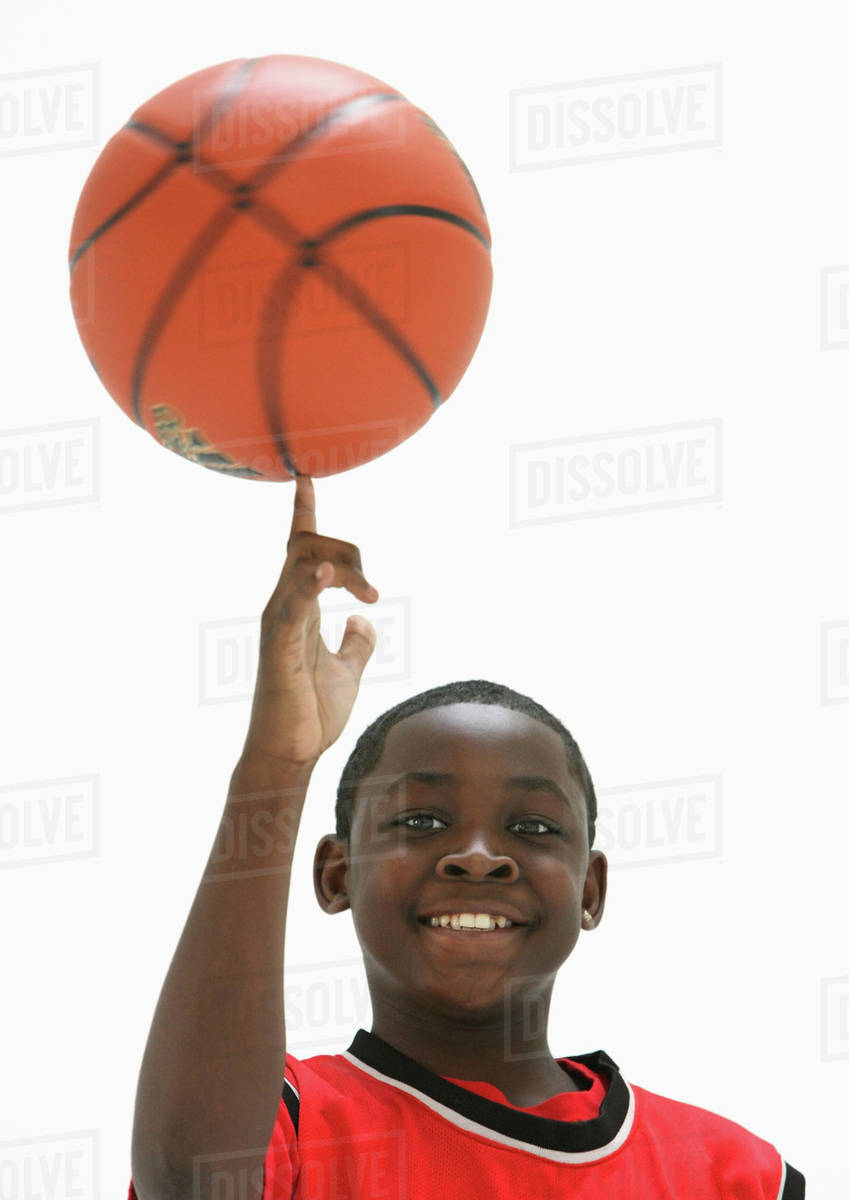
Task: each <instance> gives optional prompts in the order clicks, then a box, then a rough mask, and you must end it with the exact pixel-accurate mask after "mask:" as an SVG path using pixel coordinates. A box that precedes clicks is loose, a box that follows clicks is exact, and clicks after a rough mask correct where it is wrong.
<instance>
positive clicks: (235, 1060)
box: [130, 477, 805, 1200]
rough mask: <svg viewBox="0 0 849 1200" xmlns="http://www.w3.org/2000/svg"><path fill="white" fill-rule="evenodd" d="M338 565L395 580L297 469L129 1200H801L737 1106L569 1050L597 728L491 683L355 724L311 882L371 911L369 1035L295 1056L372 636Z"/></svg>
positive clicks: (147, 1083) (165, 1004)
mask: <svg viewBox="0 0 849 1200" xmlns="http://www.w3.org/2000/svg"><path fill="white" fill-rule="evenodd" d="M328 586H335V587H345V588H347V589H348V590H349V591H350V592H351V593H352V594H353V595H355V596H356V597H357V598H358V599H360V600H362V601H365V602H373V601H374V600H375V599H376V598H377V593H376V591H375V590H374V589H373V588H371V587H370V585H369V584H368V582H367V580H366V578H365V576H364V575H363V572H362V565H361V562H360V555H359V551H358V550H357V547H356V546H353V545H351V544H350V543H346V542H341V541H339V540H337V539H333V538H327V537H323V536H321V535H319V534H318V533H317V532H316V526H315V495H314V490H313V486H312V481H311V480H310V479H308V478H307V477H299V478H298V480H297V484H296V489H295V510H294V515H293V521H292V530H291V536H290V539H289V542H288V546H287V558H286V563H285V565H284V567H283V571H282V573H281V576H280V580H279V582H278V584H277V587H276V588H275V590H274V592H273V593H272V596H271V598H270V600H269V602H268V604H267V606H266V608H265V610H264V612H263V616H262V625H261V644H260V663H259V670H258V674H257V684H256V690H255V694H254V702H253V707H252V711H251V719H250V725H249V730H248V734H247V737H246V740H245V746H244V749H243V752H242V756H241V758H240V760H239V763H238V764H237V766H236V769H235V771H234V773H233V777H232V780H231V787H230V791H229V794H228V798H227V803H226V806H225V811H224V816H223V818H222V823H221V828H220V830H219V837H218V838H217V839H216V847H217V848H218V849H217V850H216V847H214V848H213V853H212V854H211V855H210V860H209V863H208V865H207V868H206V872H205V874H204V877H203V880H202V886H201V887H200V888H199V890H198V894H197V896H196V898H195V902H194V905H193V907H192V910H191V912H190V914H189V918H188V921H187V923H186V927H185V929H184V931H183V936H182V938H181V941H180V944H179V946H178V948H177V951H176V954H175V956H174V960H173V961H172V964H171V967H170V969H169V972H168V976H167V977H166V980H165V984H164V986H163V989H162V994H161V995H160V998H159V1003H158V1005H157V1010H156V1013H155V1015H154V1020H153V1024H152V1026H151V1031H150V1036H149V1039H148V1044H147V1048H146V1050H145V1055H144V1060H143V1062H142V1068H141V1073H140V1077H139V1085H138V1092H137V1097H136V1113H135V1122H134V1128H133V1146H132V1174H133V1179H132V1182H131V1185H130V1200H172V1198H178V1197H179V1198H180V1200H183V1198H184V1197H192V1198H193V1200H201V1198H206V1197H211V1198H216V1197H220V1198H221V1200H224V1198H225V1197H226V1198H228V1200H289V1197H297V1198H298V1200H331V1198H332V1200H343V1198H344V1200H378V1198H386V1200H419V1198H424V1197H427V1198H428V1200H430V1198H431V1197H434V1196H439V1197H442V1198H444V1200H450V1198H452V1197H458V1198H459V1197H461V1196H462V1197H466V1196H467V1195H468V1194H469V1192H474V1191H479V1192H480V1193H481V1194H483V1195H486V1196H493V1197H495V1196H511V1195H513V1194H514V1193H518V1194H520V1195H522V1196H529V1197H549V1196H550V1197H564V1196H569V1197H580V1198H589V1197H593V1198H595V1197H599V1196H615V1197H617V1200H631V1198H632V1197H633V1198H638V1200H645V1198H647V1197H652V1198H653V1200H665V1198H670V1200H671V1198H672V1197H675V1198H676V1200H677V1198H679V1197H681V1198H684V1197H686V1198H688V1200H709V1198H710V1200H712V1198H714V1197H716V1198H719V1197H734V1198H735V1200H800V1198H801V1197H803V1196H804V1189H805V1184H804V1179H803V1177H802V1175H801V1174H800V1173H799V1172H798V1171H797V1170H796V1169H794V1168H793V1167H792V1166H790V1165H789V1164H788V1163H786V1162H785V1161H784V1160H783V1158H782V1157H781V1155H780V1154H779V1152H778V1151H777V1150H776V1149H775V1147H774V1146H772V1145H771V1144H770V1143H768V1142H766V1141H763V1140H761V1139H760V1138H758V1137H757V1136H755V1135H754V1134H752V1133H750V1132H748V1131H747V1130H745V1129H743V1128H742V1127H741V1126H739V1125H737V1124H735V1123H734V1122H732V1121H729V1120H727V1119H725V1118H723V1117H720V1116H717V1115H715V1114H713V1113H710V1112H707V1111H706V1110H704V1109H700V1108H696V1107H693V1106H691V1105H688V1104H683V1103H680V1102H678V1101H675V1100H669V1099H665V1098H664V1097H661V1096H657V1095H654V1094H653V1093H651V1092H648V1091H646V1090H645V1089H643V1088H640V1087H637V1086H634V1085H631V1084H629V1083H628V1081H627V1080H626V1079H625V1078H624V1077H623V1075H622V1074H621V1073H620V1071H619V1068H618V1066H617V1064H616V1063H615V1062H614V1061H613V1060H612V1059H611V1058H610V1057H609V1056H608V1055H607V1054H605V1053H604V1051H600V1050H599V1051H596V1052H594V1053H590V1054H582V1055H575V1056H571V1057H569V1058H559V1059H557V1058H554V1057H553V1056H552V1054H551V1052H550V1050H549V1047H548V1042H547V1036H546V1033H545V1030H546V1026H547V1018H548V1010H549V1005H550V1000H551V991H552V987H553V984H554V980H555V977H556V974H557V971H558V969H559V967H560V966H561V965H562V963H563V962H564V961H565V959H566V958H567V957H568V956H569V954H570V953H571V951H572V950H573V948H574V946H575V943H576V942H577V939H578V936H579V933H580V931H581V929H582V928H583V929H591V928H593V927H594V926H595V925H596V924H598V922H599V920H600V919H601V916H602V912H603V909H604V900H605V893H606V884H607V861H606V859H605V856H604V855H603V854H602V853H601V852H600V851H598V850H592V849H591V846H592V842H593V840H594V835H595V820H596V815H597V811H596V799H595V793H594V790H593V785H592V780H591V778H590V775H589V772H588V770H587V768H586V765H585V763H584V760H583V757H582V756H581V752H580V750H579V748H578V746H577V744H576V743H575V742H574V741H573V739H572V738H571V735H570V734H569V733H568V731H567V730H566V729H564V727H563V726H562V725H561V724H560V722H559V721H558V720H557V719H556V718H555V717H552V716H551V714H550V713H548V712H547V711H546V710H545V709H543V708H542V707H541V706H539V705H537V704H536V703H535V702H534V701H532V700H530V699H529V698H528V697H524V696H521V695H520V694H518V693H516V692H513V691H511V690H510V689H509V688H503V687H500V686H499V685H496V684H490V683H488V682H487V681H482V680H475V681H469V682H468V683H463V684H452V685H448V686H447V687H444V688H434V689H431V690H430V691H428V692H425V693H422V694H420V695H419V696H415V697H412V698H411V699H410V700H408V701H405V702H404V703H402V704H400V705H397V706H396V707H395V708H394V709H392V710H390V711H389V712H388V713H384V714H383V716H382V717H380V718H379V719H378V720H377V721H376V722H375V723H374V724H373V725H372V726H371V727H370V728H369V729H368V730H366V731H365V733H364V734H363V735H362V736H361V738H360V739H359V741H358V743H357V745H356V747H355V749H354V752H353V754H352V755H351V757H350V759H349V760H348V763H347V765H346V767H345V770H344V771H343V775H342V779H341V781H340V785H339V793H338V798H337V807H336V818H337V832H336V835H335V836H330V835H328V836H325V837H323V838H322V839H321V841H320V842H319V845H318V847H317V849H316V852H315V861H314V885H315V892H316V896H317V898H318V901H319V904H320V905H321V907H322V908H323V909H324V911H325V912H328V913H336V912H342V911H344V910H346V909H348V908H350V910H351V913H352V917H353V920H354V925H355V928H356V931H357V936H358V939H359V941H360V944H361V946H362V949H363V958H364V964H365V968H366V974H367V978H368V984H369V991H370V995H371V1001H372V1010H373V1024H372V1029H371V1031H369V1032H367V1031H366V1030H362V1029H361V1030H359V1031H357V1033H356V1035H355V1037H354V1038H353V1041H352V1042H351V1045H350V1046H349V1048H348V1050H347V1051H346V1052H345V1053H344V1054H336V1055H326V1054H325V1055H316V1056H314V1057H312V1058H309V1059H303V1060H298V1059H296V1058H294V1057H293V1056H292V1055H291V1054H290V1055H288V1056H287V1055H286V1051H285V1028H284V1021H283V1012H284V1005H283V979H284V965H283V941H284V936H283V935H284V932H285V923H286V913H287V904H288V890H289V875H290V869H291V863H292V857H293V851H294V844H295V837H296V835H297V827H298V823H299V820H300V813H301V811H302V807H303V801H304V797H305V795H306V791H307V786H308V782H309V778H310V775H311V772H312V770H313V768H314V766H315V763H316V762H317V761H318V759H319V757H320V755H321V754H322V753H323V752H324V750H326V749H327V747H328V746H330V745H332V744H333V742H334V741H336V739H337V738H338V737H339V735H340V733H341V732H342V729H343V728H344V726H345V723H346V721H347V719H348V716H349V714H350V712H351V709H352V706H353V702H354V699H355V697H356V693H357V690H358V686H359V681H360V678H361V676H362V673H363V670H364V668H365V666H366V663H367V661H368V659H369V657H370V656H371V654H372V652H373V650H374V647H375V644H376V635H375V631H374V629H373V627H372V626H371V625H370V623H369V622H368V621H366V620H364V619H363V618H361V617H350V618H349V619H348V623H347V626H346V629H345V634H344V636H343V639H342V644H341V646H340V648H339V651H338V653H337V654H331V653H329V652H328V650H327V648H326V646H325V645H324V643H323V642H322V640H321V637H320V634H319V624H320V611H319V606H318V595H319V594H320V592H321V591H322V590H323V589H324V588H325V587H328ZM234 830H235V831H236V834H235V835H234V832H233V831H234ZM248 834H249V835H250V836H248ZM281 835H282V836H281ZM236 842H238V845H239V850H238V851H236V850H235V849H234V846H235V844H236ZM225 843H226V845H227V846H228V847H229V850H228V851H227V852H226V853H223V852H222V851H221V847H223V846H224V844H225ZM529 1014H530V1018H529ZM281 1081H282V1096H281Z"/></svg>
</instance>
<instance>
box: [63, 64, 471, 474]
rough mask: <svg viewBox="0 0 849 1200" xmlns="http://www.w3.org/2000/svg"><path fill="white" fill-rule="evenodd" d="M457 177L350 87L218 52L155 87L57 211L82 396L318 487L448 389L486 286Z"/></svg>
mask: <svg viewBox="0 0 849 1200" xmlns="http://www.w3.org/2000/svg"><path fill="white" fill-rule="evenodd" d="M489 239H490V232H489V225H488V223H487V219H486V214H485V213H484V209H483V205H482V203H481V199H480V196H479V195H478V191H477V188H476V187H475V184H474V181H473V179H472V177H471V175H470V174H469V171H468V169H467V168H466V166H465V164H464V163H463V161H462V159H461V158H460V157H459V155H458V154H457V152H456V150H455V149H454V147H453V146H452V145H451V143H450V142H449V141H448V139H447V138H446V137H445V135H444V134H443V133H442V131H441V130H440V129H439V127H438V126H437V125H436V124H435V123H434V122H433V121H432V120H431V118H430V117H428V116H427V115H426V114H425V113H424V112H422V110H421V109H419V108H417V107H416V106H415V105H414V104H412V103H410V101H409V100H407V99H406V98H405V97H404V96H403V95H402V94H401V93H400V92H398V91H396V90H395V89H394V88H392V87H389V86H388V85H387V84H385V83H382V82H381V81H380V80H379V79H375V78H374V77H373V76H371V75H366V74H364V73H363V72H362V71H356V70H354V69H353V68H351V67H347V66H343V65H341V64H339V63H334V62H328V61H326V60H325V59H320V58H304V57H301V56H296V55H285V54H273V55H269V56H267V57H265V58H257V59H237V60H233V61H231V62H226V63H220V64H218V65H217V66H213V67H208V68H206V69H205V70H202V71H197V72H196V73H194V74H192V75H189V76H187V77H186V78H185V79H181V80H179V81H178V82H177V83H174V84H172V85H171V86H170V87H167V88H165V89H164V90H163V91H161V92H159V93H157V95H155V96H154V97H153V98H152V99H150V100H148V101H147V102H146V103H145V104H143V105H142V106H141V107H140V108H139V109H137V110H136V112H135V113H133V116H132V119H131V120H130V121H128V122H127V124H126V125H125V126H124V127H123V129H121V130H119V132H118V133H116V134H115V135H114V136H113V137H112V138H111V139H110V140H109V142H108V143H107V144H106V146H105V147H104V149H103V151H102V153H101V154H100V156H99V157H98V159H97V161H96V162H95V164H94V166H93V167H92V170H91V173H90V174H89V176H88V178H87V180H86V182H85V185H84V187H83V190H82V193H81V195H80V199H79V202H78V204H77V209H76V213H75V215H74V222H73V228H72V230H71V241H70V249H69V265H70V270H71V305H72V308H73V313H74V320H75V321H76V324H77V328H78V330H79V334H80V337H81V338H82V341H83V345H84V346H85V349H86V352H87V354H88V357H89V359H90V361H91V363H92V366H93V367H94V369H95V371H96V372H97V375H98V377H99V379H100V380H101V382H102V383H103V385H104V387H105V388H106V389H107V391H108V392H109V393H110V395H111V396H112V397H113V399H114V400H115V401H116V402H117V403H118V404H119V405H120V406H121V408H122V409H123V410H124V412H125V413H127V415H128V416H130V417H132V419H133V420H134V421H136V422H137V423H138V424H139V425H141V427H142V428H143V429H146V430H147V432H148V433H149V434H151V435H152V436H153V437H154V438H156V439H157V441H159V442H160V443H161V444H162V445H163V446H167V447H168V448H169V449H170V450H173V451H175V452H176V453H178V454H182V455H184V456H185V457H187V458H189V459H190V460H191V461H192V462H195V463H199V464H200V465H202V466H205V467H211V468H213V469H214V470H216V471H223V472H225V473H226V474H229V475H239V476H242V477H244V478H247V479H266V480H284V479H291V478H292V477H293V476H294V475H295V474H296V473H304V474H309V475H312V476H323V475H334V474H337V473H338V472H340V471H346V470H348V469H349V468H351V467H356V466H359V465H360V464H361V463H365V462H369V461H370V460H371V459H374V458H377V457H378V456H379V455H381V454H385V453H386V452H387V451H388V450H391V449H392V448H393V447H395V446H397V445H398V444H399V443H400V442H403V441H404V440H405V439H406V438H408V437H410V435H411V434H413V433H415V431H416V430H417V429H419V428H421V426H422V425H423V424H424V423H425V421H427V419H428V417H429V416H430V415H431V413H432V412H433V411H434V409H435V408H437V407H438V406H439V405H440V404H441V403H442V401H443V400H445V399H447V397H448V396H450V395H451V393H452V391H453V390H454V388H455V387H456V386H457V384H458V383H459V381H460V379H461V378H462V376H463V373H464V371H465V370H466V367H467V366H468V365H469V362H470V360H471V358H472V355H473V354H474V352H475V348H476V346H477V344H478V341H479V339H480V336H481V333H482V331H483V326H484V322H485V320H486V314H487V309H488V307H489V299H490V293H491V289H492V267H491V262H490V254H489V249H490V240H489Z"/></svg>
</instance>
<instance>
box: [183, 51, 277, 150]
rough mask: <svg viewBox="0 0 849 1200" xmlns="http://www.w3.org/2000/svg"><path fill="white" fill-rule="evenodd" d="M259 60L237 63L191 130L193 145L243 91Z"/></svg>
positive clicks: (211, 128)
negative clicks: (219, 92)
mask: <svg viewBox="0 0 849 1200" xmlns="http://www.w3.org/2000/svg"><path fill="white" fill-rule="evenodd" d="M260 61H261V59H258V58H246V59H245V60H244V62H241V63H239V65H238V66H237V67H236V69H235V71H234V72H233V74H232V75H231V77H230V79H229V80H228V81H227V83H225V85H224V90H223V92H222V93H221V94H220V95H217V96H216V97H215V99H214V100H213V102H212V104H211V105H210V107H209V108H208V109H207V110H206V112H205V113H204V115H203V116H202V117H201V119H200V121H199V122H198V124H197V125H196V126H195V128H194V129H193V130H192V142H193V143H194V145H195V146H200V143H201V142H202V141H203V140H204V138H206V137H208V136H209V134H210V133H211V132H212V130H213V129H214V128H215V126H216V125H217V124H218V122H219V121H220V120H221V118H222V117H223V116H224V115H225V114H226V112H227V110H228V108H230V107H232V105H233V104H234V102H235V101H236V100H237V99H238V97H239V93H240V92H243V91H244V89H245V85H246V83H247V82H248V80H249V79H250V77H251V75H252V74H253V71H254V68H255V67H256V65H257V63H259V62H260Z"/></svg>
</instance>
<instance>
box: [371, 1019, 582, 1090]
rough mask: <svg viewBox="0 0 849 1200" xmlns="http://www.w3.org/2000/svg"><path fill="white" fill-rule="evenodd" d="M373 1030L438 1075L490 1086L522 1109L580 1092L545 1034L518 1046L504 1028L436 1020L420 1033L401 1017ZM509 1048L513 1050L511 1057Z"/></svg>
mask: <svg viewBox="0 0 849 1200" xmlns="http://www.w3.org/2000/svg"><path fill="white" fill-rule="evenodd" d="M371 1032H372V1033H373V1034H375V1035H376V1036H377V1037H379V1038H382V1039H383V1041H384V1042H387V1043H388V1044H389V1045H390V1046H392V1047H393V1049H395V1050H398V1051H399V1052H400V1053H401V1054H406V1055H407V1056H408V1058H412V1059H414V1060H415V1061H416V1062H417V1063H419V1064H420V1065H421V1066H423V1067H426V1068H427V1070H429V1071H432V1072H433V1073H434V1074H435V1075H442V1076H447V1077H449V1078H451V1079H468V1080H469V1081H471V1082H476V1081H480V1082H485V1083H491V1084H493V1085H494V1086H495V1087H497V1088H498V1089H499V1090H500V1091H501V1092H503V1093H504V1095H505V1096H506V1097H507V1099H508V1100H509V1101H510V1103H511V1104H515V1105H517V1106H518V1107H520V1108H533V1107H535V1106H536V1105H537V1104H542V1103H543V1101H544V1100H548V1099H550V1098H551V1097H552V1096H557V1095H559V1094H560V1093H561V1092H576V1091H578V1090H579V1087H578V1084H577V1083H576V1082H575V1081H574V1080H573V1079H572V1077H571V1075H570V1074H569V1073H568V1071H566V1070H565V1069H564V1068H563V1067H561V1066H560V1065H559V1064H558V1062H557V1060H556V1059H555V1058H554V1057H553V1056H552V1054H551V1051H550V1050H549V1048H548V1041H547V1039H546V1037H545V1036H544V1035H543V1036H542V1037H537V1038H535V1039H534V1040H533V1041H528V1040H527V1039H526V1040H524V1041H523V1042H522V1043H521V1045H518V1044H517V1041H516V1040H512V1041H511V1040H508V1039H507V1036H506V1031H505V1029H504V1027H503V1026H501V1027H499V1028H491V1029H489V1028H479V1027H474V1026H463V1025H454V1026H452V1027H449V1028H438V1027H435V1026H434V1024H433V1023H432V1022H431V1023H430V1024H429V1025H428V1028H427V1029H423V1028H422V1029H418V1028H416V1027H415V1026H414V1027H412V1028H411V1027H410V1026H409V1024H408V1023H407V1022H406V1021H404V1020H402V1019H398V1017H397V1015H396V1014H392V1015H391V1016H388V1017H387V1016H383V1017H381V1018H377V1017H376V1018H375V1020H374V1022H373V1023H372V1028H371ZM505 1045H508V1046H510V1047H511V1049H510V1053H509V1056H508V1055H507V1054H505ZM514 1045H517V1048H516V1049H513V1046H514Z"/></svg>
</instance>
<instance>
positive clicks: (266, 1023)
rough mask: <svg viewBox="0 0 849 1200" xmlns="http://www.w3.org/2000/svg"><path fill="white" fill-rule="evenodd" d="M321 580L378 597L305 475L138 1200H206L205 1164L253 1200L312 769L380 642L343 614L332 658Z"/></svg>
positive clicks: (141, 1120) (157, 1094)
mask: <svg viewBox="0 0 849 1200" xmlns="http://www.w3.org/2000/svg"><path fill="white" fill-rule="evenodd" d="M325 587H342V588H347V590H348V591H350V592H351V593H353V595H354V596H356V597H357V599H359V600H363V601H366V602H373V601H374V600H376V599H377V593H376V591H375V590H374V589H373V588H370V586H369V584H368V582H367V581H366V579H365V577H364V575H363V572H362V566H361V562H360V554H359V550H358V549H357V547H356V546H355V545H353V544H352V543H350V542H343V541H340V540H338V539H336V538H329V537H323V536H321V535H320V534H318V533H316V527H315V493H314V489H313V484H312V481H311V480H310V479H309V478H307V477H306V476H299V477H298V479H297V483H296V487H295V504H294V514H293V519H292V528H291V534H290V537H289V541H288V543H287V556H286V561H285V564H284V566H283V570H282V572H281V575H280V579H279V581H278V583H277V586H276V587H275V589H274V591H273V593H272V595H271V598H270V599H269V601H268V604H267V605H266V607H265V609H264V611H263V614H262V622H261V632H260V654H259V668H258V672H257V681H256V687H255V691H254V699H253V707H252V709H251V717H250V724H249V728H248V733H247V737H246V739H245V744H244V748H243V750H242V755H241V758H240V759H239V761H238V763H237V764H236V767H235V769H234V771H233V774H232V776H231V779H230V788H229V792H228V795H227V800H226V803H225V806H224V811H223V814H222V817H221V822H220V825H219V828H218V831H217V833H216V837H215V841H214V843H213V847H212V850H211V852H210V856H209V860H208V862H207V865H206V868H205V870H204V874H203V877H202V879H201V881H200V885H199V887H198V890H197V894H196V896H195V899H194V903H193V904H192V908H191V910H190V912H189V915H188V918H187V920H186V924H185V927H184V929H183V933H182V936H181V938H180V941H179V943H178V945H177V949H176V951H175V953H174V957H173V959H172V961H171V965H170V967H169V970H168V973H167V975H166V977H165V982H164V984H163V986H162V991H161V993H160V996H159V1001H158V1003H157V1006H156V1011H155V1013H154V1016H153V1022H152V1024H151V1028H150V1033H149V1035H148V1040H147V1045H146V1047H145V1052H144V1057H143V1059H142V1065H141V1070H140V1074H139V1081H138V1088H137V1091H136V1107H135V1117H134V1122H133V1138H132V1174H133V1184H134V1187H135V1191H136V1195H137V1196H138V1200H176V1198H177V1197H179V1200H186V1198H187V1197H196V1198H197V1200H200V1197H203V1196H206V1195H209V1194H210V1191H209V1187H208V1186H207V1181H208V1179H209V1177H210V1176H211V1174H212V1172H213V1171H215V1172H216V1173H219V1172H221V1171H225V1172H227V1173H230V1172H231V1171H232V1178H233V1180H234V1181H235V1180H239V1179H245V1178H247V1179H248V1180H249V1181H250V1183H249V1187H248V1190H247V1191H246V1192H245V1191H239V1195H240V1196H245V1197H246V1200H260V1197H261V1195H262V1166H263V1161H264V1158H265V1153H266V1150H267V1147H268V1144H269V1142H270V1139H271V1134H272V1130H273V1128H274V1121H275V1118H276V1115H277V1109H278V1106H279V1104H280V1096H281V1091H282V1087H283V1075H284V1069H285V1063H286V1030H285V1025H284V1010H283V962H284V953H283V952H284V934H285V925H286V910H287V906H288V899H289V879H290V875H291V866H292V859H293V856H294V849H295V838H296V835H297V832H298V827H299V824H300V817H301V811H302V809H303V804H304V799H305V796H306V792H307V787H308V784H309V780H310V776H311V774H312V771H313V768H314V767H315V764H316V762H317V761H318V759H319V757H320V756H321V754H322V753H323V752H324V751H325V750H326V749H327V748H328V746H330V745H332V744H333V742H335V741H336V739H337V738H338V737H339V735H340V734H341V732H342V730H343V729H344V727H345V724H346V722H347V720H348V717H349V716H350V713H351V709H352V707H353V704H354V700H355V698H356V695H357V691H358V689H359V682H360V677H361V676H362V673H363V670H364V669H365V666H366V663H367V662H368V660H369V658H370V657H371V654H372V652H373V651H374V647H375V644H376V640H377V638H376V633H375V630H374V627H373V626H372V625H371V624H370V622H368V621H367V620H365V619H364V618H363V617H360V616H352V617H349V618H348V623H347V625H346V629H345V633H344V636H343V638H342V643H341V645H340V647H339V650H338V652H337V653H335V654H333V653H330V652H329V651H328V649H327V647H326V646H325V644H324V642H323V641H322V638H321V635H320V632H319V627H320V620H321V614H320V610H319V605H318V596H319V594H320V593H321V592H322V590H323V589H324V588H325ZM152 882H153V881H152Z"/></svg>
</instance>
